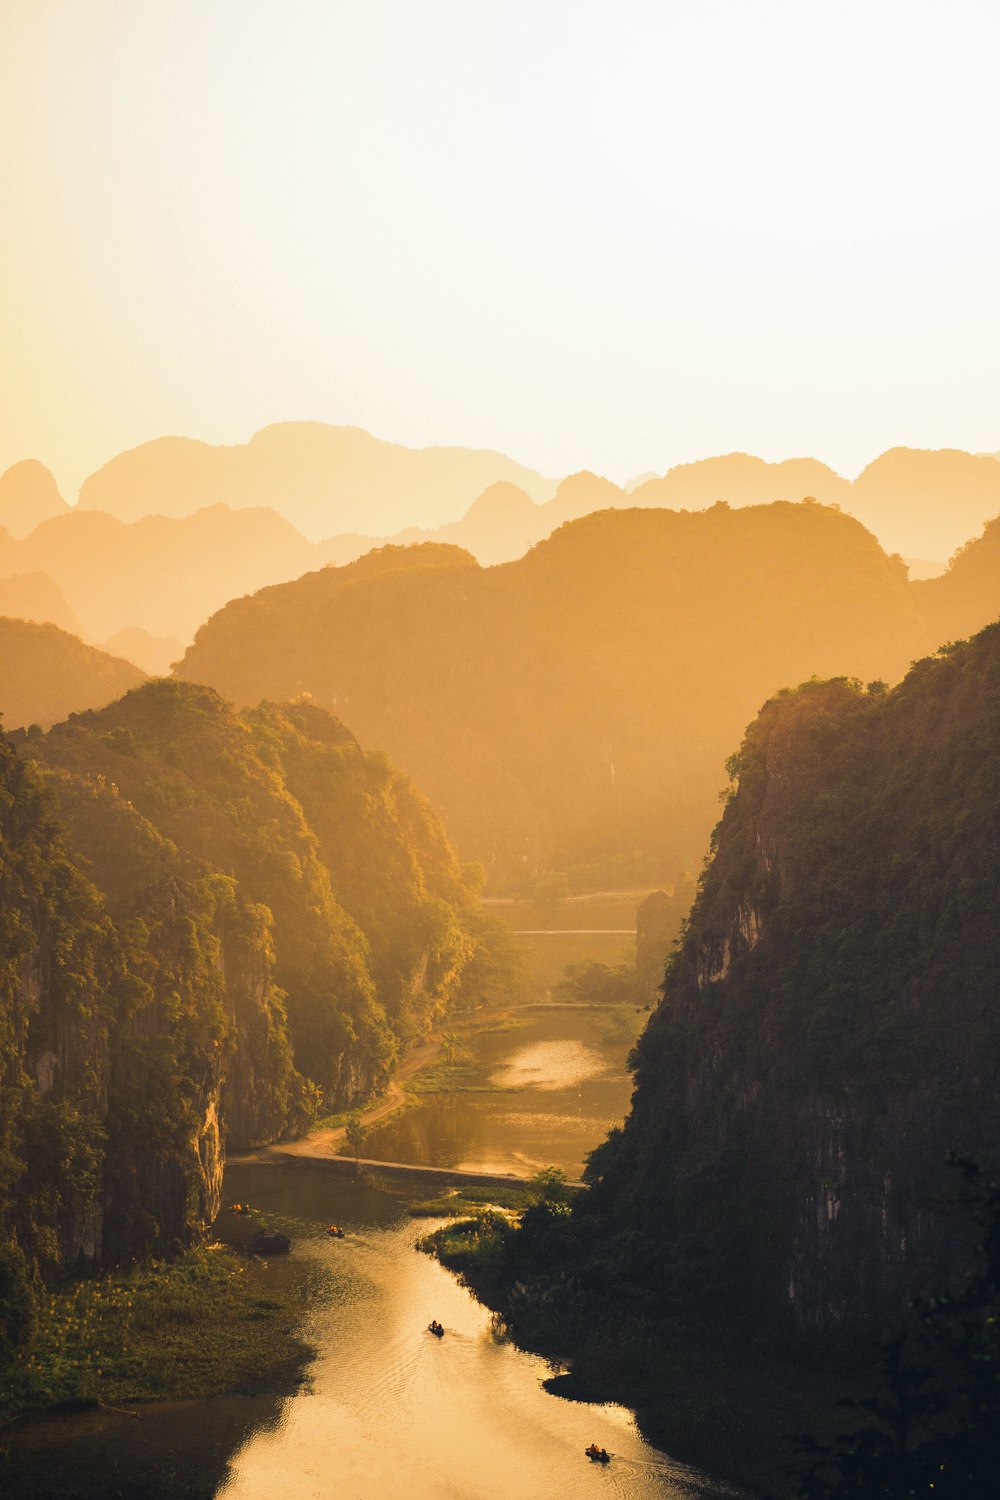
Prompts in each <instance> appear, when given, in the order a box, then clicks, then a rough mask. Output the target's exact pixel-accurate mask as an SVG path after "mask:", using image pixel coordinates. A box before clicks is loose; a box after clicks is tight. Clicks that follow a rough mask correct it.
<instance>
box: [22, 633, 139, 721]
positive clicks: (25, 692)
mask: <svg viewBox="0 0 1000 1500" xmlns="http://www.w3.org/2000/svg"><path fill="white" fill-rule="evenodd" d="M142 680H143V673H142V672H140V671H139V668H138V667H134V666H133V665H132V663H131V662H128V661H122V660H121V658H120V657H117V656H109V655H108V653H107V652H106V651H98V650H97V649H96V648H95V647H93V646H85V645H84V643H83V641H81V640H79V639H78V638H77V637H76V636H75V635H68V634H67V632H66V631H64V630H59V629H58V627H57V626H55V625H36V624H34V623H32V622H30V621H28V620H11V619H0V714H2V715H3V721H4V724H5V725H6V727H7V728H9V729H15V728H17V727H19V726H20V725H24V724H41V725H42V726H43V727H45V726H46V725H49V724H53V723H55V721H56V720H57V719H64V718H65V717H66V715H67V714H71V713H78V712H80V711H81V710H83V709H87V708H95V707H98V708H99V707H100V706H101V705H102V704H104V703H108V702H110V700H111V699H112V698H117V697H118V696H119V694H121V693H125V692H128V690H129V688H133V687H136V686H137V685H138V684H139V683H140V682H142Z"/></svg>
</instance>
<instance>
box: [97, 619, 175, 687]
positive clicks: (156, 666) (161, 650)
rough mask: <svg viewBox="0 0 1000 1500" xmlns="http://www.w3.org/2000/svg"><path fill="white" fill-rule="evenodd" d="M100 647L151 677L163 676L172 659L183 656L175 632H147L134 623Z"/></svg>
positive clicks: (171, 664) (170, 665) (167, 670)
mask: <svg viewBox="0 0 1000 1500" xmlns="http://www.w3.org/2000/svg"><path fill="white" fill-rule="evenodd" d="M103 649H104V650H105V651H110V652H111V654H112V655H113V656H123V657H124V658H125V660H126V661H130V662H134V663H135V665H136V666H137V667H141V668H142V670H143V671H144V672H148V673H149V675H150V676H151V677H165V676H166V675H167V673H168V672H169V671H170V668H171V667H172V666H173V664H174V662H175V661H179V660H180V658H181V657H182V656H183V655H184V644H183V642H182V641H179V640H178V639H177V637H176V636H175V635H151V634H150V632H149V631H148V630H143V629H141V628H140V627H139V626H138V625H130V626H128V627H127V628H126V629H124V630H118V631H116V632H115V634H114V635H113V636H111V637H110V639H109V640H106V641H105V642H104V647H103Z"/></svg>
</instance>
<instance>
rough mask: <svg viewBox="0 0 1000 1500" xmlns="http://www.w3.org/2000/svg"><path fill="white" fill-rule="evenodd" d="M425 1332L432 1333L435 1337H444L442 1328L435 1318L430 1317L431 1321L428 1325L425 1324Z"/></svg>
mask: <svg viewBox="0 0 1000 1500" xmlns="http://www.w3.org/2000/svg"><path fill="white" fill-rule="evenodd" d="M427 1332H428V1333H433V1335H434V1337H435V1338H436V1339H443V1338H444V1328H443V1327H442V1325H441V1324H440V1323H439V1322H438V1320H437V1318H432V1319H431V1321H430V1322H429V1323H428V1325H427Z"/></svg>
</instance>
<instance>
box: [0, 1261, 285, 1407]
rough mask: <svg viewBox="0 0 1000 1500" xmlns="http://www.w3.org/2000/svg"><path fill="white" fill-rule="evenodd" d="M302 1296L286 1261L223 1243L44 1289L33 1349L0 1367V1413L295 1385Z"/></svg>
mask: <svg viewBox="0 0 1000 1500" xmlns="http://www.w3.org/2000/svg"><path fill="white" fill-rule="evenodd" d="M302 1302H303V1293H302V1286H301V1284H300V1283H299V1281H298V1279H297V1278H296V1277H295V1276H293V1275H291V1274H289V1271H288V1269H287V1267H285V1266H281V1267H279V1266H278V1265H276V1264H275V1263H271V1262H267V1261H261V1260H257V1259H254V1258H248V1257H245V1256H242V1255H239V1254H237V1253H236V1252H235V1251H234V1250H232V1249H229V1248H228V1247H225V1246H221V1245H218V1246H212V1247H205V1248H201V1249H198V1250H192V1251H189V1252H188V1253H187V1254H186V1255H184V1256H182V1257H181V1259H179V1260H177V1261H174V1262H172V1263H170V1264H161V1263H157V1262H154V1263H152V1264H150V1265H147V1266H142V1267H136V1268H134V1269H132V1270H130V1271H123V1272H116V1273H113V1274H110V1275H106V1276H100V1277H95V1278H92V1279H89V1280H86V1281H80V1282H77V1283H75V1284H74V1285H72V1286H68V1287H66V1288H65V1289H63V1290H60V1291H56V1292H49V1293H44V1294H43V1295H42V1296H41V1298H40V1302H39V1307H38V1318H37V1325H36V1330H35V1335H34V1338H33V1339H32V1341H31V1345H30V1347H29V1348H28V1349H27V1350H26V1351H25V1352H24V1353H23V1354H22V1355H21V1356H20V1357H19V1358H18V1359H17V1360H16V1361H15V1362H14V1364H13V1365H12V1366H10V1367H8V1368H7V1370H6V1371H4V1372H3V1374H2V1375H0V1417H2V1418H9V1417H11V1416H12V1415H14V1414H15V1413H17V1412H19V1411H22V1410H26V1409H40V1408H45V1407H50V1406H53V1405H55V1404H58V1403H63V1402H88V1403H89V1402H95V1403H99V1404H103V1405H106V1406H119V1407H120V1406H129V1405H131V1404H132V1403H135V1402H148V1401H157V1400H169V1399H194V1398H199V1397H205V1396H217V1395H223V1394H261V1393H270V1392H276V1391H279V1390H288V1389H291V1388H292V1387H293V1385H294V1383H295V1380H296V1377H297V1375H298V1374H299V1372H300V1371H301V1369H302V1366H303V1364H304V1362H305V1360H306V1358H307V1355H308V1349H307V1347H306V1345H305V1344H304V1343H303V1341H302V1338H301V1334H300V1331H299V1329H300V1324H301V1321H302Z"/></svg>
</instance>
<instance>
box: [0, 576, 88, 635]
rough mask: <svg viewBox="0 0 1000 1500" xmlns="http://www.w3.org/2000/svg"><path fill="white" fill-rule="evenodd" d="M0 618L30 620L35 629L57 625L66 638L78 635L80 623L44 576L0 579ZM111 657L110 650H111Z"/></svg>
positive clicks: (58, 589) (55, 588)
mask: <svg viewBox="0 0 1000 1500" xmlns="http://www.w3.org/2000/svg"><path fill="white" fill-rule="evenodd" d="M0 615H3V616H4V617H5V618H7V619H13V620H32V621H33V622H34V623H35V624H36V625H58V627H59V629H60V630H65V631H67V632H68V633H69V634H70V635H79V634H80V622H79V620H78V619H77V618H76V616H75V615H74V613H73V611H72V610H71V609H70V607H69V605H68V604H67V602H66V598H65V595H64V594H63V592H62V590H61V589H60V587H59V585H58V584H57V583H56V582H55V580H54V579H53V578H50V577H49V575H48V573H15V574H14V575H13V576H12V577H9V578H0ZM111 650H112V655H115V654H117V653H115V651H114V648H111Z"/></svg>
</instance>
